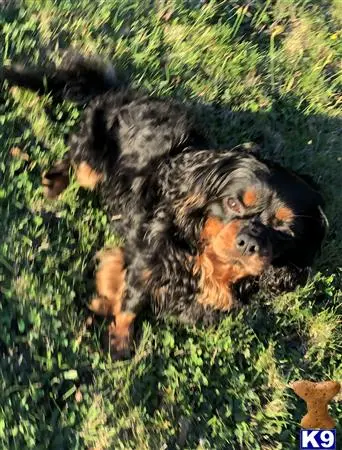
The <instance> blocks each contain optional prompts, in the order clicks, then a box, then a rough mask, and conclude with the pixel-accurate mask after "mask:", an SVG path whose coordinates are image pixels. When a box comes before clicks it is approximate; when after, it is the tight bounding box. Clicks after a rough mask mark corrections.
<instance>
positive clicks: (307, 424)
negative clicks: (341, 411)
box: [290, 380, 341, 429]
mask: <svg viewBox="0 0 342 450" xmlns="http://www.w3.org/2000/svg"><path fill="white" fill-rule="evenodd" d="M290 387H291V388H292V389H293V390H294V391H295V393H296V394H297V395H298V397H300V398H302V399H303V400H304V401H305V402H306V406H307V410H308V412H307V414H306V415H305V416H304V417H303V419H302V420H301V422H300V426H301V427H302V428H307V429H313V428H318V429H330V428H335V426H336V422H335V420H334V419H333V418H332V417H331V416H330V415H329V412H328V404H329V403H330V402H331V400H332V399H333V398H334V397H335V395H336V394H338V392H340V389H341V384H340V383H338V382H337V381H322V382H317V383H315V382H313V381H307V380H301V381H295V382H294V383H292V385H291V386H290Z"/></svg>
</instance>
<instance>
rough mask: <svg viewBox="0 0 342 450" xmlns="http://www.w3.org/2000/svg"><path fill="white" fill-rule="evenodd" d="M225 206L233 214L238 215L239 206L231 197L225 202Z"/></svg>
mask: <svg viewBox="0 0 342 450" xmlns="http://www.w3.org/2000/svg"><path fill="white" fill-rule="evenodd" d="M226 204H227V206H228V208H229V209H231V210H233V211H234V212H237V213H238V212H240V210H241V206H240V204H239V203H238V202H237V201H236V200H235V199H234V198H233V197H229V198H228V199H227V200H226Z"/></svg>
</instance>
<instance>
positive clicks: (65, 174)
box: [42, 160, 70, 199]
mask: <svg viewBox="0 0 342 450" xmlns="http://www.w3.org/2000/svg"><path fill="white" fill-rule="evenodd" d="M69 169H70V164H69V161H67V160H62V161H58V162H56V164H54V165H53V166H52V167H51V169H49V170H48V171H47V172H44V173H43V175H42V185H43V189H44V195H45V197H46V198H49V199H55V198H57V197H58V196H59V194H61V193H62V192H63V191H64V190H65V189H66V188H67V186H68V184H69Z"/></svg>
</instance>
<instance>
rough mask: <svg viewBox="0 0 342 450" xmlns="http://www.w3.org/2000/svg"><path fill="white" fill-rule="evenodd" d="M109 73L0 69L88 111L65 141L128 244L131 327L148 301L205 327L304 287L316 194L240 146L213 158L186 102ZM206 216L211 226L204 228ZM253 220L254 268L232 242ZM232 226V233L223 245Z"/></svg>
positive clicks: (77, 63) (159, 311)
mask: <svg viewBox="0 0 342 450" xmlns="http://www.w3.org/2000/svg"><path fill="white" fill-rule="evenodd" d="M108 73H110V74H111V75H113V73H114V72H113V71H110V70H109V72H108V67H107V68H105V69H104V67H103V66H101V65H99V63H98V62H96V63H94V61H91V60H90V61H85V60H84V59H83V58H79V57H78V58H71V59H70V60H68V62H67V63H65V64H64V65H62V67H61V68H59V69H57V70H50V69H49V70H45V71H44V70H43V71H36V70H30V69H28V70H26V69H22V68H19V69H18V68H16V67H14V68H13V67H12V68H5V69H4V70H3V78H5V79H7V80H8V82H9V83H10V84H17V85H21V86H24V87H27V88H30V89H33V90H36V91H38V92H40V93H42V92H43V87H44V86H45V87H46V88H47V91H50V92H51V94H52V96H53V97H54V98H55V99H57V100H60V99H63V98H67V99H69V100H73V101H78V102H79V103H87V102H89V104H88V106H87V108H86V109H85V111H84V115H83V119H82V121H81V123H80V124H79V126H78V130H77V131H76V132H74V133H73V134H72V135H71V137H70V139H69V147H70V151H69V154H68V160H69V161H70V162H71V163H72V164H73V165H74V166H76V170H77V167H79V166H80V164H81V163H87V164H88V165H89V167H90V168H91V170H94V171H95V172H96V173H97V174H99V175H100V179H101V181H100V182H99V185H98V188H99V191H100V192H101V195H102V196H103V199H104V203H105V205H106V207H107V209H108V212H109V214H110V215H121V217H122V220H120V221H119V222H118V223H117V224H116V228H117V230H119V231H120V232H121V233H122V234H123V235H124V236H125V238H126V242H125V249H124V258H125V260H124V263H123V267H122V270H125V271H126V279H125V289H124V292H123V297H122V299H120V302H121V308H122V311H123V312H127V311H128V312H131V313H132V317H133V318H134V317H135V315H136V314H138V313H139V311H140V310H141V308H143V307H144V305H146V304H149V305H150V306H151V307H152V310H153V311H154V313H155V314H156V315H157V316H161V315H165V314H172V315H176V316H178V317H179V319H180V320H182V321H186V322H191V323H195V322H198V321H203V322H204V323H207V324H209V323H213V322H215V321H216V320H218V318H219V317H220V316H221V315H222V314H224V313H226V311H227V310H229V309H231V308H232V307H234V306H235V305H238V304H239V302H240V301H244V300H246V299H248V298H249V297H250V296H251V295H252V294H253V293H255V292H258V291H262V292H263V293H264V294H266V295H275V294H278V293H280V292H283V291H287V290H293V289H295V287H296V286H297V285H299V284H303V283H305V281H306V279H307V276H308V273H309V269H310V267H311V265H312V263H313V260H314V257H315V255H316V253H317V252H318V250H319V248H320V246H321V243H322V240H323V237H324V234H325V230H326V219H325V216H324V214H323V213H322V207H323V200H322V198H321V196H320V194H319V193H318V191H317V189H316V188H315V187H313V186H312V185H310V183H308V182H306V181H304V179H303V178H301V177H300V176H299V175H297V174H294V173H292V172H290V171H288V170H286V169H285V168H283V167H280V166H279V165H277V164H275V163H273V162H271V161H267V160H265V159H263V158H261V157H260V156H259V155H257V154H254V153H253V152H249V151H246V150H244V149H243V148H236V149H232V150H213V149H210V147H208V144H207V142H206V140H205V138H204V136H203V135H202V134H201V133H200V132H199V126H198V124H196V121H195V119H194V117H193V116H192V115H191V111H189V110H188V108H187V107H186V106H185V105H183V104H180V103H176V102H173V101H169V100H167V101H166V100H164V99H160V98H155V97H151V96H148V95H144V94H141V93H140V92H137V91H133V90H130V89H125V88H120V86H118V83H117V81H116V79H115V78H113V77H111V78H108V76H107V74H108ZM43 75H44V77H45V82H44V83H43V78H42V77H43ZM90 99H91V100H90ZM248 189H255V192H254V191H253V192H252V194H249V195H246V196H245V198H247V199H248V202H249V203H251V204H253V203H254V202H257V203H258V204H257V205H255V206H253V205H252V206H250V205H248V208H247V206H246V205H244V206H243V207H242V206H241V209H242V210H243V211H242V212H241V211H240V212H239V213H235V212H234V211H233V210H231V209H230V208H229V207H228V206H227V203H226V200H227V199H228V198H235V199H239V200H238V201H239V205H241V201H242V200H240V196H241V193H243V192H247V190H248ZM284 205H285V207H286V208H290V210H291V214H290V216H291V217H290V218H291V224H290V225H289V224H285V225H283V226H282V227H280V228H279V227H278V228H277V226H276V225H274V223H273V222H272V221H274V220H275V219H274V217H275V216H274V215H275V211H276V209H277V208H278V210H279V208H281V207H282V208H284ZM253 208H254V209H253ZM292 215H293V218H292ZM210 218H216V219H215V220H217V225H216V228H215V226H212V227H211V228H210V229H209V228H208V227H209V225H208V219H210ZM255 220H257V221H258V223H259V225H258V226H259V227H262V237H261V232H260V236H259V235H258V239H259V241H258V243H259V244H260V247H261V248H262V249H264V252H265V253H264V254H265V255H266V256H265V257H264V256H262V255H261V253H260V254H259V253H258V254H257V255H254V259H258V258H259V259H258V261H257V262H258V264H256V265H255V268H254V269H252V268H251V265H252V259H251V258H249V259H248V257H247V256H246V255H242V254H238V251H237V250H236V242H235V241H236V239H237V236H240V235H241V233H243V230H245V229H248V230H249V229H252V228H251V227H252V226H254V225H253V223H255ZM234 221H235V222H234ZM253 221H254V222H253ZM233 222H234V223H237V224H238V225H237V227H236V231H235V232H234V233H235V234H234V233H233V232H231V233H233V234H231V238H229V239H228V238H224V236H228V234H227V233H228V231H229V230H228V228H227V227H229V226H230V224H232V223H233ZM206 227H207V228H206ZM246 227H247V228H246ZM203 230H206V234H203ZM208 230H209V231H208ZM225 230H226V231H225ZM227 230H228V231H227ZM284 230H285V231H284ZM220 233H221V234H220ZM222 233H226V235H224V234H222ZM248 233H252V232H249V231H248ZM258 233H259V232H258ZM222 236H223V237H222ZM248 236H250V234H248ZM221 237H222V239H221ZM220 239H221V240H220ZM228 241H229V242H228ZM259 244H258V245H259ZM260 252H261V251H260ZM204 254H205V255H206V257H205V258H204V256H203V255H204ZM227 254H229V255H230V256H229V258H230V259H229V258H228V259H227V258H226V255H227ZM232 255H233V256H232ZM243 258H245V259H243ZM204 260H205V261H206V263H205V264H206V265H205V267H204V263H203V261H204ZM240 268H241V270H240ZM242 268H243V269H242ZM203 271H206V273H205V275H203V273H204V272H203ZM113 276H114V274H113ZM204 290H206V298H208V297H209V298H210V295H212V297H211V299H210V300H208V302H209V303H208V302H207V303H206V302H205V301H204V300H203V298H204V297H203V291H204ZM228 291H229V296H230V297H229V299H226V300H224V298H225V297H224V296H225V295H227V294H226V293H227V292H228ZM216 296H217V298H218V297H220V296H221V300H222V298H223V300H222V301H221V303H220V302H219V301H216ZM222 296H223V297H222ZM200 299H202V300H201V301H200ZM227 305H228V306H227ZM133 313H134V314H133ZM132 320H133V319H132Z"/></svg>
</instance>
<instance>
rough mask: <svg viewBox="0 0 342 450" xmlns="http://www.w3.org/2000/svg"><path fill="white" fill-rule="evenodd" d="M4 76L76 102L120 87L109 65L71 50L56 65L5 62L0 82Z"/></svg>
mask: <svg viewBox="0 0 342 450" xmlns="http://www.w3.org/2000/svg"><path fill="white" fill-rule="evenodd" d="M5 80H6V81H7V83H8V84H9V85H10V86H20V87H23V88H26V89H29V90H31V91H34V92H37V93H39V94H40V95H43V94H50V95H51V96H52V98H53V100H54V101H56V102H61V101H63V100H70V101H72V102H75V103H78V104H85V103H87V102H88V101H89V100H91V99H92V98H93V97H96V96H97V95H100V94H103V93H105V92H107V91H109V90H111V89H115V88H117V87H119V81H118V79H117V76H116V72H115V70H114V68H113V66H112V65H110V64H106V63H104V62H102V61H101V60H99V59H98V58H96V57H92V58H89V59H86V58H84V57H83V56H81V55H79V54H74V53H72V54H68V53H67V54H66V55H65V57H64V58H63V61H62V63H61V65H60V66H59V67H58V68H53V67H46V68H43V69H37V68H26V67H23V66H20V65H13V66H4V67H2V68H0V84H2V82H3V81H5Z"/></svg>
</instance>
